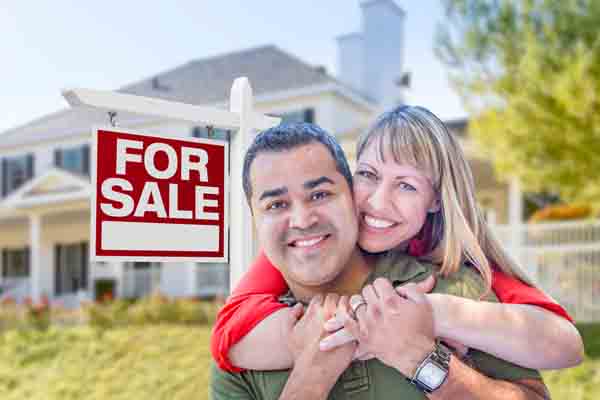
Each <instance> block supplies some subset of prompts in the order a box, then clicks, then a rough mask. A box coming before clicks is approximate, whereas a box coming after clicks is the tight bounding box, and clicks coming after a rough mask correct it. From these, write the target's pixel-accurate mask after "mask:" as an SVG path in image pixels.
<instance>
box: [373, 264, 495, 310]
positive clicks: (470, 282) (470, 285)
mask: <svg viewBox="0 0 600 400" xmlns="http://www.w3.org/2000/svg"><path fill="white" fill-rule="evenodd" d="M438 271H439V267H438V266H437V265H435V264H432V263H430V262H427V261H424V260H421V259H418V258H416V257H413V256H410V255H408V254H404V253H401V252H389V253H387V254H386V255H383V256H381V257H380V259H379V260H378V261H377V264H376V267H375V270H374V271H373V273H372V274H371V277H370V278H369V281H368V282H367V283H372V282H373V281H374V280H375V279H377V278H386V279H388V280H389V281H390V282H392V284H393V285H394V286H399V285H403V284H405V283H408V282H421V281H423V280H425V279H427V278H428V277H429V276H430V275H431V274H437V272H438ZM433 291H434V292H436V293H444V294H451V295H454V296H460V297H466V298H470V299H479V298H480V297H481V295H482V294H483V293H484V291H485V282H484V281H483V278H482V277H481V274H480V273H479V271H477V269H476V268H475V267H473V266H472V265H470V264H467V263H465V264H463V265H461V267H460V268H459V270H458V271H456V272H455V273H453V274H451V275H450V276H446V277H444V276H441V275H439V274H438V275H437V278H436V286H435V288H434V290H433ZM486 300H490V301H496V297H495V296H494V295H493V293H492V294H490V295H488V297H486Z"/></svg>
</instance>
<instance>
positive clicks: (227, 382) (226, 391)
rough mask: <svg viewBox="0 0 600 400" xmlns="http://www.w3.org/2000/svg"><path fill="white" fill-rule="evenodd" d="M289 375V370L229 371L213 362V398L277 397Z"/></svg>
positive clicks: (267, 398)
mask: <svg viewBox="0 0 600 400" xmlns="http://www.w3.org/2000/svg"><path fill="white" fill-rule="evenodd" d="M288 376H289V371H250V370H247V371H243V372H229V371H225V370H222V369H220V368H219V367H218V366H217V365H216V364H215V363H211V377H210V392H211V399H212V400H221V399H223V400H225V399H228V400H229V399H240V400H242V399H264V400H269V399H277V398H279V395H280V393H281V391H282V390H283V387H284V386H285V383H286V382H287V379H288Z"/></svg>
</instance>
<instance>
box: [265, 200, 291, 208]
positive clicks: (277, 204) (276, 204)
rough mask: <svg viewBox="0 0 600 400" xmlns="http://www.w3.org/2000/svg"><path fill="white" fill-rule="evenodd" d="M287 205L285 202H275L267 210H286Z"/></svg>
mask: <svg viewBox="0 0 600 400" xmlns="http://www.w3.org/2000/svg"><path fill="white" fill-rule="evenodd" d="M286 207H287V204H286V202H285V201H274V202H272V203H269V205H267V210H280V209H282V208H286Z"/></svg>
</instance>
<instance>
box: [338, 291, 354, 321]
mask: <svg viewBox="0 0 600 400" xmlns="http://www.w3.org/2000/svg"><path fill="white" fill-rule="evenodd" d="M335 315H336V318H337V320H338V321H340V322H341V323H342V325H343V324H344V321H345V320H346V319H348V318H352V314H351V309H350V299H349V298H348V296H341V297H340V301H339V302H338V306H337V310H336V311H335Z"/></svg>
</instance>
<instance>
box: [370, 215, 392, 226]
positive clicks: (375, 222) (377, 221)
mask: <svg viewBox="0 0 600 400" xmlns="http://www.w3.org/2000/svg"><path fill="white" fill-rule="evenodd" d="M364 219H365V222H366V223H367V225H369V226H370V227H372V228H379V229H383V228H389V227H390V226H392V225H394V222H390V221H386V220H384V219H378V218H373V217H369V216H368V215H365V218H364Z"/></svg>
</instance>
